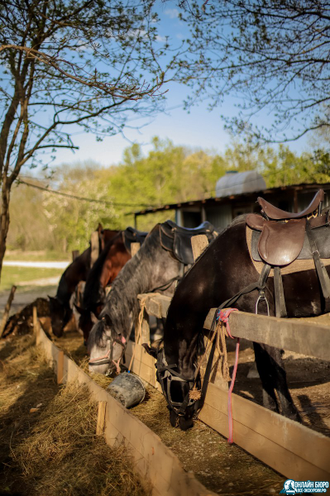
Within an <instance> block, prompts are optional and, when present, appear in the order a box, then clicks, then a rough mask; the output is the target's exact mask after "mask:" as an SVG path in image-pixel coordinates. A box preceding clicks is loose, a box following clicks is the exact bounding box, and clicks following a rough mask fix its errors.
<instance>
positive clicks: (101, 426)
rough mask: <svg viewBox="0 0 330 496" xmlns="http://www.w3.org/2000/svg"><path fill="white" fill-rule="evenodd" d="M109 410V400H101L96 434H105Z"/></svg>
mask: <svg viewBox="0 0 330 496" xmlns="http://www.w3.org/2000/svg"><path fill="white" fill-rule="evenodd" d="M106 411H107V402H106V401H99V403H98V412H97V424H96V435H97V436H103V434H104V430H105V419H106Z"/></svg>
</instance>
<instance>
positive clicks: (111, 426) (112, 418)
mask: <svg viewBox="0 0 330 496" xmlns="http://www.w3.org/2000/svg"><path fill="white" fill-rule="evenodd" d="M40 341H41V343H42V345H43V346H44V345H45V351H46V353H47V355H48V358H49V359H50V360H51V361H53V357H54V356H55V355H56V356H57V359H58V358H59V357H60V356H61V350H59V349H58V348H57V347H56V346H55V345H54V344H53V343H52V342H50V341H49V339H48V338H47V336H46V335H45V333H44V331H43V330H42V329H41V339H40ZM141 348H142V347H140V348H138V351H137V353H138V356H139V353H140V352H141V353H142V350H141ZM148 356H149V355H148ZM62 357H63V358H61V360H63V362H64V364H65V365H66V372H67V373H66V378H67V380H70V381H74V380H78V381H79V382H80V383H85V384H86V385H87V386H88V388H89V390H90V392H91V394H92V397H93V399H94V400H96V401H100V402H104V403H106V404H107V408H106V411H105V432H104V435H105V439H106V442H107V443H108V444H109V445H110V446H114V445H116V444H122V443H123V442H124V444H125V445H126V446H127V447H128V449H129V452H130V455H131V456H132V457H133V459H134V466H135V469H137V470H138V471H139V472H140V474H141V475H142V476H143V477H145V478H146V479H147V481H148V482H149V481H151V483H152V486H153V489H152V494H153V495H155V496H163V495H165V494H166V495H167V496H216V494H215V493H213V492H212V491H209V490H207V489H206V488H205V487H204V486H203V485H202V484H201V483H200V482H199V481H197V480H196V479H195V478H194V476H193V475H192V474H187V473H186V472H185V471H184V469H183V468H182V465H181V463H180V461H179V460H178V458H177V456H176V455H174V453H172V452H171V450H170V449H169V448H167V447H166V446H165V445H164V444H163V443H162V442H161V440H160V438H159V437H158V436H157V435H156V434H155V433H154V432H152V431H151V430H150V429H149V428H148V427H147V426H146V425H145V424H143V423H142V422H141V421H140V420H139V419H138V418H137V417H135V416H134V415H133V414H131V413H130V412H129V410H127V409H126V408H124V407H123V405H121V403H120V402H119V401H117V400H116V399H115V398H113V397H112V396H111V395H110V394H109V393H108V392H107V391H106V390H105V389H103V388H102V387H101V386H99V385H98V384H96V383H95V382H94V381H93V380H92V379H91V378H90V377H89V376H88V375H87V374H85V372H83V370H81V369H80V367H78V366H77V365H76V364H75V363H74V362H73V361H72V360H71V359H70V358H69V357H67V356H64V354H63V355H62ZM150 358H151V357H150ZM57 367H58V369H59V368H60V367H59V363H58V362H57Z"/></svg>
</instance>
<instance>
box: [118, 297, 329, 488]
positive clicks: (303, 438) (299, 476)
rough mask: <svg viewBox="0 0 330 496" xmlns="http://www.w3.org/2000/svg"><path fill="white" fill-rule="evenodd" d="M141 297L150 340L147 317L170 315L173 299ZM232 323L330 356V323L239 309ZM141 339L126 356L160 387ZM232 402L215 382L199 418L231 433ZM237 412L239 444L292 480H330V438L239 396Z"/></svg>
mask: <svg viewBox="0 0 330 496" xmlns="http://www.w3.org/2000/svg"><path fill="white" fill-rule="evenodd" d="M138 299H139V300H141V301H143V308H144V339H145V340H148V338H149V336H148V334H147V322H148V316H149V315H154V316H156V317H158V318H161V317H166V313H167V310H168V307H169V304H170V301H171V299H170V298H168V297H165V296H161V295H156V294H148V295H139V296H138ZM214 311H215V309H211V310H210V312H209V314H208V316H207V318H206V320H205V323H204V327H205V328H206V329H209V328H210V324H211V322H212V319H213V316H214ZM229 323H230V329H231V333H232V335H233V336H235V337H240V338H245V339H248V340H251V341H257V342H260V343H266V344H269V345H272V346H277V347H281V348H282V347H283V348H284V349H286V350H290V351H294V352H297V353H302V354H306V355H314V356H316V357H318V358H321V359H324V360H330V356H329V350H330V346H329V345H330V329H329V328H328V327H327V326H324V325H318V324H312V323H302V322H301V321H294V320H293V319H278V318H275V317H265V316H261V315H254V314H248V313H245V312H238V311H237V312H233V313H231V314H230V316H229ZM142 342H146V341H140V342H138V343H133V342H129V346H128V348H127V353H126V358H127V360H130V358H131V356H132V354H133V353H134V361H133V366H132V370H133V372H135V373H136V374H138V375H140V377H141V378H142V379H144V380H146V381H147V382H149V383H150V384H151V385H153V386H154V387H156V388H158V389H159V385H158V383H157V381H156V378H155V365H154V363H155V361H154V359H153V358H152V357H151V356H150V355H148V354H147V353H146V352H145V350H144V348H143V347H142V346H141V344H142ZM329 380H330V378H329ZM220 384H221V381H220ZM227 401H228V393H227V391H226V390H225V389H224V388H223V387H221V386H220V387H219V385H217V384H215V383H213V384H212V383H210V384H209V388H208V392H207V395H206V399H205V404H204V407H203V409H202V411H201V412H200V414H199V418H200V420H202V421H203V422H204V423H205V424H207V425H209V426H210V427H212V428H213V429H215V430H216V431H218V432H219V433H220V434H222V435H224V436H226V437H227V436H228V413H227ZM232 411H233V430H234V442H235V443H236V444H237V445H239V446H240V447H242V448H243V449H245V450H246V451H248V452H249V453H251V454H252V455H254V456H256V457H257V458H258V459H259V460H261V461H263V462H264V463H266V464H267V465H269V466H270V467H272V468H274V469H275V470H277V471H278V472H280V473H281V474H283V475H284V476H286V477H288V478H292V479H295V480H308V479H309V480H330V438H328V437H326V436H324V435H322V434H320V433H318V432H315V431H313V430H311V429H309V428H307V427H306V426H303V425H301V424H299V423H298V422H293V421H292V420H289V419H287V418H285V417H283V416H281V415H278V414H277V413H274V412H271V411H270V410H267V409H265V408H263V407H261V406H260V405H257V404H255V403H252V402H251V401H249V400H246V399H245V398H242V397H240V396H238V395H235V394H234V395H233V398H232Z"/></svg>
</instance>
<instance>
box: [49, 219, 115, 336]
mask: <svg viewBox="0 0 330 496" xmlns="http://www.w3.org/2000/svg"><path fill="white" fill-rule="evenodd" d="M116 234H118V231H112V230H110V229H101V228H100V229H99V248H100V251H101V250H102V249H103V247H104V244H105V243H106V242H107V241H109V240H110V239H112V238H113V237H114V236H116ZM90 268H91V246H89V247H88V248H87V249H86V250H85V251H84V252H83V253H82V254H81V255H79V256H78V257H77V258H75V259H74V261H73V262H72V263H71V264H70V265H69V266H68V267H67V268H66V269H65V271H64V272H63V274H62V276H61V278H60V281H59V284H58V287H57V291H56V296H55V297H53V296H48V298H49V309H50V317H51V324H52V330H53V333H54V334H55V336H57V337H61V336H62V334H63V329H64V327H65V326H66V324H67V323H68V322H69V320H70V319H71V317H72V307H71V304H70V300H71V297H72V295H73V293H74V291H75V289H76V287H77V285H78V283H79V282H80V281H86V278H87V275H88V273H89V271H90Z"/></svg>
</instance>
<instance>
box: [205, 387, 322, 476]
mask: <svg viewBox="0 0 330 496" xmlns="http://www.w3.org/2000/svg"><path fill="white" fill-rule="evenodd" d="M227 403H228V395H227V393H226V392H224V391H222V390H221V389H220V388H218V387H217V386H215V385H213V384H209V388H208V392H207V396H206V400H205V407H204V408H203V409H202V411H201V412H200V414H199V418H200V419H201V420H202V421H203V422H205V423H206V424H207V425H209V426H210V427H212V428H213V429H215V430H216V431H218V432H220V434H222V435H224V436H226V437H227V436H228V411H227ZM232 414H233V433H234V442H235V443H236V444H238V445H239V446H241V447H242V448H243V449H245V450H246V451H248V452H249V453H251V454H252V455H254V456H256V457H257V458H258V459H260V460H261V461H263V462H264V463H266V464H267V465H269V466H270V467H272V468H274V469H275V470H277V471H278V472H280V473H281V474H283V475H285V476H287V477H290V478H293V479H296V480H306V477H307V478H309V479H311V480H328V479H329V476H330V463H329V460H330V439H329V438H327V437H326V436H323V435H322V434H320V433H318V432H315V431H312V430H311V429H309V428H307V427H306V426H303V425H301V424H299V423H298V422H293V421H292V420H290V419H287V418H285V417H283V416H281V415H278V414H277V413H274V412H271V411H270V410H267V409H266V408H263V407H262V406H260V405H257V404H255V403H252V402H251V401H249V400H246V399H245V398H242V397H240V396H237V395H235V394H233V395H232Z"/></svg>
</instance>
